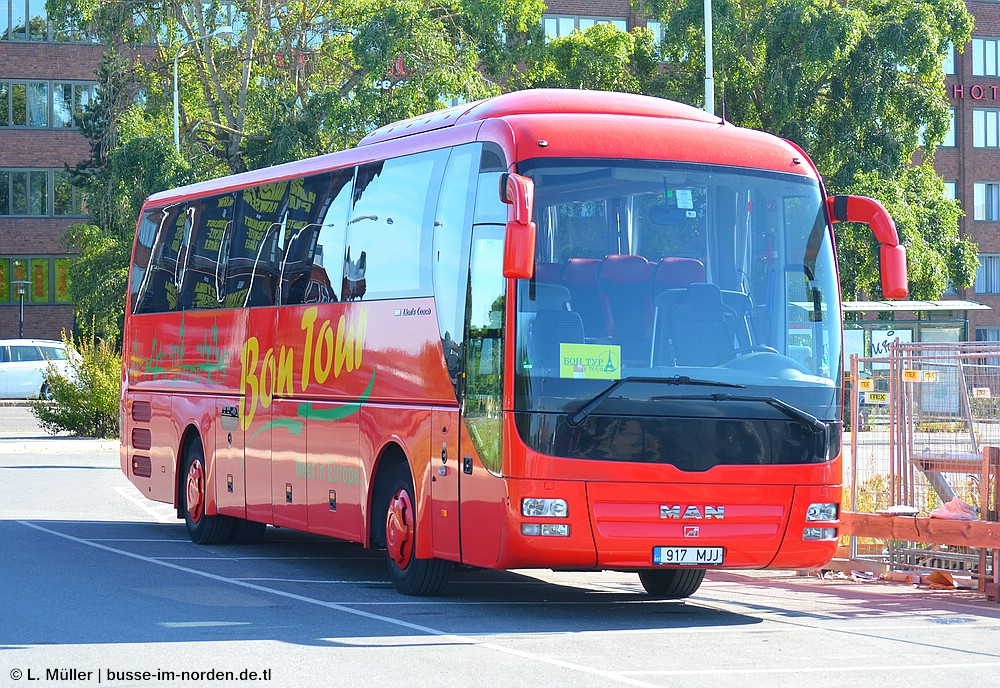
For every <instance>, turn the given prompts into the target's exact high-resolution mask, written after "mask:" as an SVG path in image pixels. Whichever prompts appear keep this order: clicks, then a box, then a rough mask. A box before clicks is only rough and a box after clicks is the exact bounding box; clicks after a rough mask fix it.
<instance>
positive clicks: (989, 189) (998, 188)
mask: <svg viewBox="0 0 1000 688" xmlns="http://www.w3.org/2000/svg"><path fill="white" fill-rule="evenodd" d="M973 196H974V198H973V208H974V209H973V217H974V218H975V219H976V220H985V221H988V222H996V221H997V220H1000V182H976V183H975V184H974V185H973Z"/></svg>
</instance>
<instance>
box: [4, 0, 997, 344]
mask: <svg viewBox="0 0 1000 688" xmlns="http://www.w3.org/2000/svg"><path fill="white" fill-rule="evenodd" d="M967 4H968V7H969V10H970V11H971V12H972V14H973V15H974V16H975V17H976V28H975V30H974V38H973V41H972V42H971V43H970V44H969V45H967V46H966V47H965V50H964V52H958V51H955V52H954V55H953V58H952V59H951V60H950V61H949V63H948V65H947V71H948V72H949V76H948V77H947V87H946V88H947V95H948V97H949V99H950V101H951V103H952V112H953V115H954V117H953V122H954V126H953V128H952V135H951V136H950V137H949V140H948V141H946V142H945V145H944V146H942V147H941V148H940V149H939V150H938V153H937V157H936V166H937V169H938V171H939V172H940V173H941V175H942V176H943V177H944V179H945V180H946V181H947V183H948V188H949V191H950V193H953V194H954V196H955V197H956V198H958V199H959V200H960V201H961V203H962V207H963V208H964V209H965V214H966V217H965V218H964V220H963V221H962V229H961V231H962V233H963V234H964V235H965V236H968V237H969V238H971V239H972V240H974V241H976V242H977V243H978V244H979V246H980V269H979V274H978V275H977V280H976V284H975V285H974V286H973V287H972V288H970V289H967V290H960V291H959V292H957V294H956V295H957V296H958V297H961V298H966V299H970V300H975V301H979V302H981V303H984V304H986V305H988V306H991V309H992V310H988V311H973V312H970V313H969V314H968V315H969V319H970V328H969V335H970V338H972V337H973V333H975V335H974V336H975V338H977V339H990V340H1000V232H998V231H997V230H998V229H1000V99H998V98H1000V4H998V3H996V2H985V1H983V2H977V1H974V0H968V3H967ZM44 12H45V10H44V3H38V2H33V1H32V0H7V1H6V2H0V337H10V336H17V333H18V325H19V312H20V304H21V297H20V296H19V294H18V289H17V287H16V286H15V285H13V284H12V282H14V281H15V280H20V281H30V284H28V285H24V286H25V287H26V288H25V293H24V296H23V302H24V310H23V312H24V319H23V330H24V335H25V336H39V337H51V338H58V337H59V335H60V332H61V331H62V330H63V329H67V330H68V329H71V328H72V327H73V324H74V323H73V309H72V306H71V304H70V300H69V294H68V292H67V290H66V275H67V269H68V266H69V262H70V261H71V259H72V256H71V251H70V250H69V249H68V247H66V246H65V245H64V244H63V240H62V237H63V231H64V229H65V227H66V226H67V225H68V224H69V223H71V222H74V221H80V220H81V219H82V218H85V217H86V215H85V208H82V207H81V204H80V203H79V200H78V199H77V198H76V197H75V193H74V192H73V190H72V189H71V188H70V187H69V186H68V182H67V178H66V175H65V172H64V171H63V170H64V164H69V165H74V164H76V163H77V162H79V161H80V160H81V159H83V158H84V157H86V155H87V153H88V148H87V142H86V141H85V139H84V138H83V137H82V136H81V135H80V134H79V132H78V131H77V129H76V128H75V124H74V122H73V113H74V111H75V110H76V109H78V108H80V107H84V106H85V105H86V104H87V103H88V102H89V100H90V99H91V98H92V97H93V93H94V91H93V87H94V70H95V69H96V68H97V66H98V64H99V62H100V58H101V53H102V47H101V46H100V45H94V44H92V43H90V42H88V41H87V40H86V39H85V38H83V37H80V36H75V35H61V34H57V32H56V31H54V30H53V28H52V27H51V26H50V25H49V24H48V23H47V22H46V18H45V15H44ZM597 22H611V23H614V24H615V25H617V26H619V27H620V28H622V29H629V28H633V27H635V26H647V27H649V28H650V29H652V30H653V32H654V34H655V35H659V33H660V31H661V26H660V24H659V23H658V22H652V21H647V20H646V18H645V17H643V16H640V15H637V14H636V13H635V12H634V11H633V9H632V6H631V4H630V2H629V0H550V2H549V9H548V11H547V12H546V13H545V15H544V17H543V23H544V26H545V30H546V32H547V33H548V34H549V35H551V36H562V35H566V34H568V33H570V32H571V31H573V30H574V29H586V28H588V27H589V26H591V25H593V24H594V23H597Z"/></svg>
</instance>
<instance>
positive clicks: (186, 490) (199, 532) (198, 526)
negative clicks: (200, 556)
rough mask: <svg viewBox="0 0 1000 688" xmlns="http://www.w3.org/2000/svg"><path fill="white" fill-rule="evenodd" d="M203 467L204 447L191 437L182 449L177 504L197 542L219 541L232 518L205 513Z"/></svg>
mask: <svg viewBox="0 0 1000 688" xmlns="http://www.w3.org/2000/svg"><path fill="white" fill-rule="evenodd" d="M206 476H207V469H206V467H205V450H204V449H202V446H201V440H200V439H198V438H195V439H193V440H192V441H191V443H190V444H188V447H187V450H186V451H185V452H184V467H183V470H182V472H181V485H180V488H181V489H180V495H179V501H180V507H181V509H180V510H181V513H182V514H183V515H184V525H186V526H187V531H188V537H190V538H191V541H192V542H195V543H197V544H199V545H219V544H222V543H224V542H228V541H229V537H230V534H231V533H232V528H233V521H232V519H231V518H229V517H228V516H222V515H215V516H209V515H208V514H206V513H205V510H206V508H207V506H208V480H207V478H206Z"/></svg>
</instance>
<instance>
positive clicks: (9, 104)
mask: <svg viewBox="0 0 1000 688" xmlns="http://www.w3.org/2000/svg"><path fill="white" fill-rule="evenodd" d="M96 93H97V85H96V84H93V83H86V82H81V83H75V82H73V83H70V82H49V81H0V127H29V128H34V129H47V128H49V127H56V128H64V127H75V126H76V120H75V119H74V118H75V116H76V115H77V114H79V113H81V112H83V110H84V109H85V108H87V107H89V106H90V105H91V104H92V103H93V102H94V98H95V95H96Z"/></svg>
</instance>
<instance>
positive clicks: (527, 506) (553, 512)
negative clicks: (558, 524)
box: [521, 497, 569, 518]
mask: <svg viewBox="0 0 1000 688" xmlns="http://www.w3.org/2000/svg"><path fill="white" fill-rule="evenodd" d="M521 515H522V516H530V517H532V518H537V517H538V516H549V517H551V518H566V517H568V516H569V507H568V506H566V500H565V499H539V498H537V497H526V498H525V499H522V500H521Z"/></svg>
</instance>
